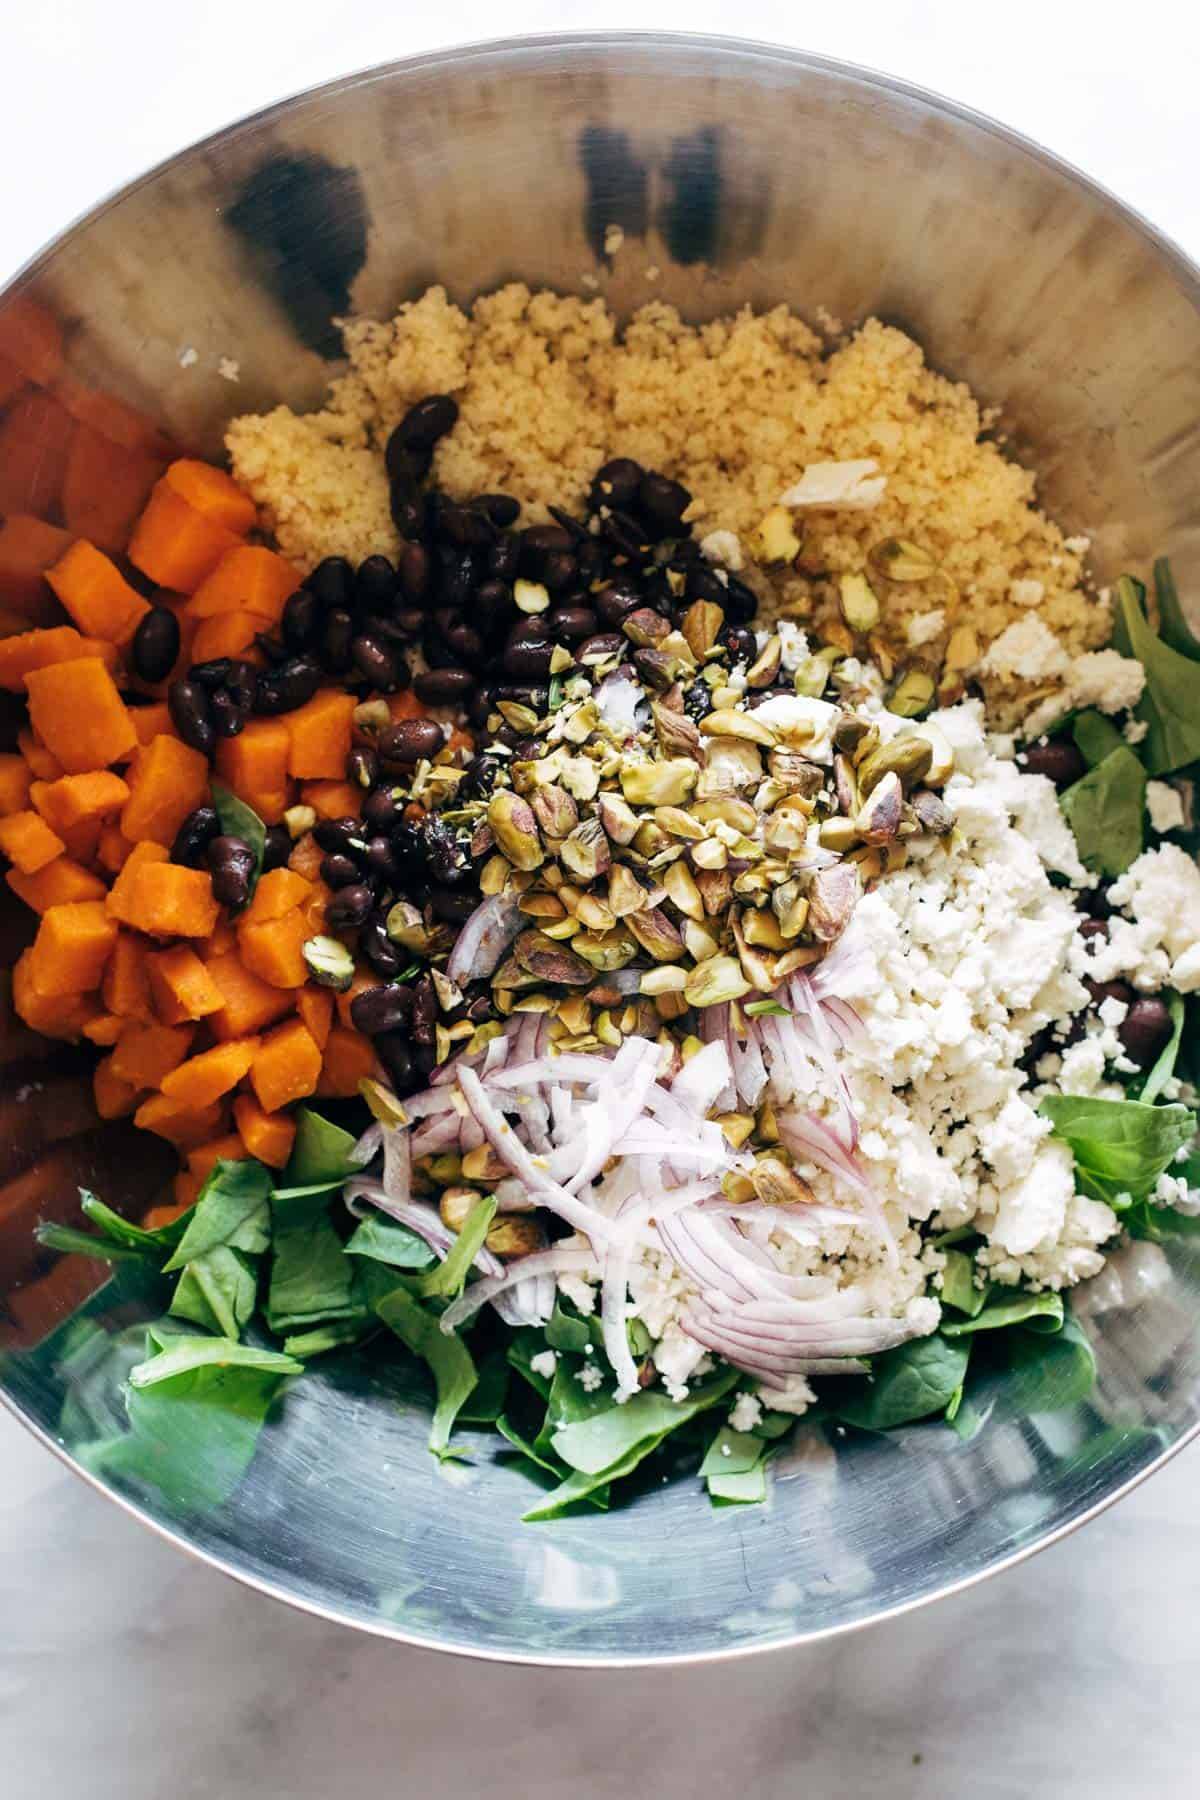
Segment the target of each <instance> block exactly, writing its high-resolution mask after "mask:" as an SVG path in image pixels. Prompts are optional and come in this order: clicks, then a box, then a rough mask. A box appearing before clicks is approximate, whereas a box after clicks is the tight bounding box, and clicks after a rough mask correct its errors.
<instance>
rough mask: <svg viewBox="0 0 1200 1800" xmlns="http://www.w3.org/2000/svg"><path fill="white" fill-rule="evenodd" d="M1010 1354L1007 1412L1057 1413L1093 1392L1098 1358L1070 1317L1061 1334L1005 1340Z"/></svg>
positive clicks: (1016, 1336) (1005, 1397) (1021, 1334)
mask: <svg viewBox="0 0 1200 1800" xmlns="http://www.w3.org/2000/svg"><path fill="white" fill-rule="evenodd" d="M1004 1342H1005V1348H1006V1350H1007V1353H1008V1369H1007V1380H1006V1382H1005V1385H1004V1389H1003V1402H1004V1409H1005V1412H1006V1413H1008V1414H1009V1416H1012V1417H1019V1416H1022V1415H1024V1414H1026V1413H1040V1412H1057V1411H1058V1410H1059V1409H1060V1408H1062V1407H1064V1406H1074V1405H1075V1404H1076V1402H1077V1401H1079V1400H1082V1399H1084V1398H1085V1397H1086V1395H1087V1394H1088V1393H1090V1392H1091V1388H1092V1384H1093V1382H1094V1381H1095V1379H1096V1358H1095V1356H1094V1355H1093V1353H1092V1346H1091V1345H1090V1344H1089V1342H1088V1340H1087V1338H1086V1337H1085V1335H1084V1333H1083V1332H1082V1330H1081V1329H1080V1327H1079V1325H1078V1324H1077V1322H1076V1321H1075V1320H1074V1319H1073V1318H1071V1317H1070V1315H1068V1316H1067V1317H1066V1318H1065V1319H1064V1320H1063V1323H1062V1329H1061V1331H1056V1332H1054V1333H1052V1334H1043V1335H1039V1334H1038V1333H1037V1332H1033V1331H1022V1330H1016V1331H1013V1332H1011V1333H1010V1334H1009V1336H1008V1337H1007V1338H1006V1339H1005V1340H1004Z"/></svg>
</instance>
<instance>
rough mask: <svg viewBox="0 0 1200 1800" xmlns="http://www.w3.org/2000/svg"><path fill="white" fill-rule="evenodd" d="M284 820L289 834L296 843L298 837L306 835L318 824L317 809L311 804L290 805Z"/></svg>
mask: <svg viewBox="0 0 1200 1800" xmlns="http://www.w3.org/2000/svg"><path fill="white" fill-rule="evenodd" d="M283 822H284V824H285V825H286V826H287V832H288V836H289V837H290V838H291V840H292V842H293V843H295V841H296V839H297V838H302V837H304V836H305V834H306V833H307V832H310V831H311V830H312V828H313V826H314V825H315V824H316V822H317V815H316V811H315V809H314V808H313V807H311V806H289V807H288V809H287V811H286V812H285V813H284V815H283Z"/></svg>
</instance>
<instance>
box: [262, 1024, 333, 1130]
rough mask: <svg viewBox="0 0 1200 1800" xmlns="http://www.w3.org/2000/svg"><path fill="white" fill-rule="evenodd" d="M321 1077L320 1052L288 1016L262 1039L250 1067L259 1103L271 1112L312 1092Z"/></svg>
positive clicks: (310, 1038)
mask: <svg viewBox="0 0 1200 1800" xmlns="http://www.w3.org/2000/svg"><path fill="white" fill-rule="evenodd" d="M320 1077H321V1052H320V1050H319V1049H318V1048H317V1045H316V1043H315V1042H314V1040H313V1038H312V1037H311V1035H310V1034H309V1032H308V1031H306V1029H305V1028H304V1026H303V1025H302V1024H301V1023H300V1021H299V1019H289V1020H288V1022H287V1023H286V1024H285V1025H279V1026H277V1027H276V1028H275V1030H274V1031H272V1032H270V1033H269V1035H268V1036H267V1037H265V1038H264V1039H263V1041H262V1044H261V1045H260V1047H259V1050H258V1054H257V1055H256V1056H255V1058H254V1062H253V1065H252V1067H251V1070H250V1082H251V1085H252V1087H253V1088H254V1092H255V1094H256V1096H257V1098H258V1103H259V1105H260V1106H261V1107H262V1109H263V1111H264V1112H269V1113H271V1112H278V1110H279V1109H280V1107H283V1106H290V1105H291V1104H292V1103H293V1101H296V1100H303V1099H304V1098H305V1097H306V1095H308V1094H311V1093H313V1092H314V1090H315V1089H316V1086H317V1082H318V1081H319V1080H320ZM355 1091H357V1089H356V1090H355Z"/></svg>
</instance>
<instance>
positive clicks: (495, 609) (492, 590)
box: [471, 579, 516, 632]
mask: <svg viewBox="0 0 1200 1800" xmlns="http://www.w3.org/2000/svg"><path fill="white" fill-rule="evenodd" d="M515 612H516V605H515V603H514V601H513V596H512V589H511V588H510V587H509V585H508V583H507V582H505V581H498V580H495V579H492V580H491V581H483V582H481V583H480V584H479V586H478V588H477V589H476V590H475V594H474V597H473V599H472V602H471V617H472V619H473V620H474V621H475V623H476V624H477V625H478V626H480V627H481V629H482V630H484V631H489V632H495V631H501V630H503V629H504V627H505V626H506V625H507V624H508V623H509V621H510V620H511V619H512V617H513V614H514V613H515Z"/></svg>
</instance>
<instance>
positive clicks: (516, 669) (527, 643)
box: [500, 621, 554, 677]
mask: <svg viewBox="0 0 1200 1800" xmlns="http://www.w3.org/2000/svg"><path fill="white" fill-rule="evenodd" d="M529 622H530V623H533V621H529ZM519 630H520V627H519V626H518V627H517V631H519ZM553 655H554V643H553V641H552V640H551V638H550V637H548V636H547V635H546V628H545V626H543V625H541V623H540V621H538V630H537V635H536V636H534V635H533V634H532V633H531V634H530V635H529V636H521V637H518V636H517V633H516V631H514V633H513V635H512V636H511V637H510V638H509V640H508V643H507V644H506V645H505V647H504V655H503V656H502V657H501V659H500V660H501V662H502V663H503V666H504V672H505V674H506V675H518V676H520V675H524V676H535V677H536V676H538V675H548V674H549V673H550V663H551V659H552V657H553Z"/></svg>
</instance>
